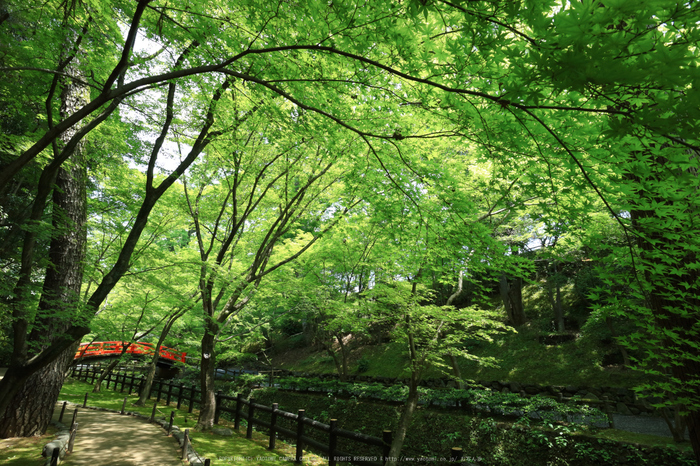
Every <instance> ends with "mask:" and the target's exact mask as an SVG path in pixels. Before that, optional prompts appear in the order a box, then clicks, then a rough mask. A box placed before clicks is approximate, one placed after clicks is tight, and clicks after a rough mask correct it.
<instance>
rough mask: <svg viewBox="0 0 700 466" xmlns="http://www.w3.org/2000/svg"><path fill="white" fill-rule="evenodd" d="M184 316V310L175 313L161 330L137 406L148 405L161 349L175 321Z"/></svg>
mask: <svg viewBox="0 0 700 466" xmlns="http://www.w3.org/2000/svg"><path fill="white" fill-rule="evenodd" d="M184 314H185V311H184V310H183V311H178V312H175V313H173V314H172V315H171V317H170V318H169V319H168V321H167V322H166V323H165V325H164V326H163V330H161V332H160V336H159V337H158V343H156V350H155V352H154V353H153V358H151V363H150V364H149V365H148V374H146V380H145V381H144V384H143V387H141V392H140V393H139V399H138V401H137V402H136V403H134V405H135V406H143V405H145V404H146V400H147V399H148V394H149V393H150V392H151V387H152V386H153V379H154V378H155V376H156V364H158V358H159V357H160V347H161V345H162V344H163V343H164V342H165V339H166V338H167V337H168V334H169V333H170V329H171V328H173V324H174V323H175V321H176V320H177V319H179V318H180V317H182V316H183V315H184Z"/></svg>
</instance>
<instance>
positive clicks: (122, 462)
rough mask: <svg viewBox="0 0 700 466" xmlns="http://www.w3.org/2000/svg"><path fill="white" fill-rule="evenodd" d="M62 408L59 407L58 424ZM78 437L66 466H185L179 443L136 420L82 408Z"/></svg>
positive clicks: (68, 417) (67, 419)
mask: <svg viewBox="0 0 700 466" xmlns="http://www.w3.org/2000/svg"><path fill="white" fill-rule="evenodd" d="M61 406H62V405H56V409H55V410H54V419H55V420H58V416H59V414H60V412H61ZM74 409H75V405H73V406H71V405H68V407H66V412H65V414H64V415H63V423H64V424H66V425H68V424H70V422H71V419H72V417H73V411H74ZM76 422H77V423H78V433H77V435H76V437H75V443H74V445H73V453H72V454H71V455H69V456H67V457H66V458H65V461H64V462H62V463H61V464H64V465H66V466H96V465H100V466H118V465H119V466H132V465H133V466H136V465H139V466H141V465H149V466H182V465H183V464H184V463H183V462H182V461H181V460H180V459H179V458H180V453H181V450H180V449H179V448H178V444H177V441H176V440H175V439H174V438H172V437H167V436H166V435H165V432H164V431H163V429H161V428H160V427H156V426H155V425H154V424H149V423H148V422H146V421H145V420H143V419H139V418H136V417H133V416H122V415H120V414H117V413H110V412H105V411H95V410H92V409H83V408H80V407H78V417H77V419H76Z"/></svg>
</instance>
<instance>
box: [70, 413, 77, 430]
mask: <svg viewBox="0 0 700 466" xmlns="http://www.w3.org/2000/svg"><path fill="white" fill-rule="evenodd" d="M76 417H78V408H75V411H73V420H72V421H71V422H70V429H69V430H73V426H75V418H76Z"/></svg>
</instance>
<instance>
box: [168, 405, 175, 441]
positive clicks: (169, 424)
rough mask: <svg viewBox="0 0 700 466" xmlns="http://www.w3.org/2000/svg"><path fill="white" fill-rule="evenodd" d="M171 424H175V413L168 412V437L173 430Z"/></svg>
mask: <svg viewBox="0 0 700 466" xmlns="http://www.w3.org/2000/svg"><path fill="white" fill-rule="evenodd" d="M173 422H175V411H170V422H169V423H168V435H170V432H172V430H173Z"/></svg>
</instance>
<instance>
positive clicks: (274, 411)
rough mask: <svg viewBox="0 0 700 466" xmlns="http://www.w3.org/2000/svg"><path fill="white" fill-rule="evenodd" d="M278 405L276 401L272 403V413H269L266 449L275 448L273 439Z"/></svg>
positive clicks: (275, 436) (274, 438) (274, 437)
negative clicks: (268, 439) (268, 437)
mask: <svg viewBox="0 0 700 466" xmlns="http://www.w3.org/2000/svg"><path fill="white" fill-rule="evenodd" d="M278 407H279V404H277V403H272V414H271V415H270V446H269V447H268V450H274V449H275V440H276V439H277V432H276V430H275V429H276V428H277V408H278Z"/></svg>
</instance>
